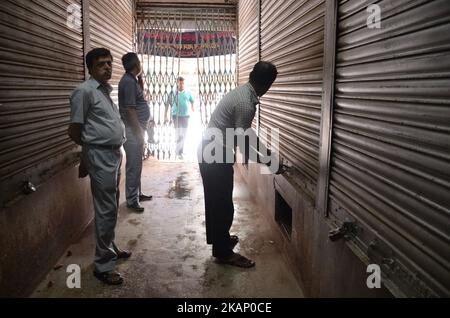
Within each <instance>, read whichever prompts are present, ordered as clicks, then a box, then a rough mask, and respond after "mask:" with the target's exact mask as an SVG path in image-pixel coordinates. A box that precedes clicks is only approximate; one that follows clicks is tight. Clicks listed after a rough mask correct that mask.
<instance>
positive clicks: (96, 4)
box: [89, 0, 134, 103]
mask: <svg viewBox="0 0 450 318" xmlns="http://www.w3.org/2000/svg"><path fill="white" fill-rule="evenodd" d="M133 10H134V2H133V0H117V1H110V0H96V1H90V10H89V13H90V17H89V18H90V26H91V27H90V48H91V49H93V48H96V47H104V48H107V49H109V50H110V51H111V53H112V55H113V58H114V63H113V77H112V80H111V82H110V83H111V85H112V86H113V87H114V91H113V92H112V94H111V96H112V98H113V100H114V101H115V102H116V103H118V100H117V99H118V90H117V85H118V84H119V81H120V79H121V78H122V76H123V74H124V73H125V70H124V68H123V66H122V56H123V55H124V54H126V53H128V52H133V19H134V11H133Z"/></svg>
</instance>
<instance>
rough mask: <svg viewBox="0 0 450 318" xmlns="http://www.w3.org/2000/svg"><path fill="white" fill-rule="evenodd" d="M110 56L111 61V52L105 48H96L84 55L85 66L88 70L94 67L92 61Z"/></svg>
mask: <svg viewBox="0 0 450 318" xmlns="http://www.w3.org/2000/svg"><path fill="white" fill-rule="evenodd" d="M105 56H110V57H111V60H112V59H113V56H112V54H111V51H110V50H108V49H105V48H96V49H93V50H91V51H89V53H88V54H86V66H87V68H88V69H89V70H90V69H92V67H94V61H95V60H96V59H98V58H99V57H105Z"/></svg>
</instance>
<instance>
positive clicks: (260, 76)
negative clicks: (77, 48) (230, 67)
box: [250, 61, 278, 86]
mask: <svg viewBox="0 0 450 318" xmlns="http://www.w3.org/2000/svg"><path fill="white" fill-rule="evenodd" d="M277 75H278V71H277V68H276V66H275V65H273V64H272V63H270V62H265V61H261V62H258V63H256V64H255V66H254V67H253V71H252V72H251V73H250V82H252V83H255V84H257V85H260V86H269V85H272V84H273V82H275V80H276V78H277Z"/></svg>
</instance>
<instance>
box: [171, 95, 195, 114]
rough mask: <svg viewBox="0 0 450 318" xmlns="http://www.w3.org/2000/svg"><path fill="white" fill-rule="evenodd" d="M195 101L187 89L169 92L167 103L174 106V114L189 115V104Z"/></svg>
mask: <svg viewBox="0 0 450 318" xmlns="http://www.w3.org/2000/svg"><path fill="white" fill-rule="evenodd" d="M193 102H194V97H193V96H192V94H191V93H190V92H188V91H186V90H184V91H182V92H180V91H176V92H172V93H170V94H169V97H168V100H167V104H168V105H170V106H172V116H179V117H188V116H189V106H190V105H191V104H192V103H193Z"/></svg>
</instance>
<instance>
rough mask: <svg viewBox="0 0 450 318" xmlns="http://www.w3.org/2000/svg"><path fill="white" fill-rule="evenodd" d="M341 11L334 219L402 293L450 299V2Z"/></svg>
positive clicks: (360, 5) (349, 4) (355, 6)
mask: <svg viewBox="0 0 450 318" xmlns="http://www.w3.org/2000/svg"><path fill="white" fill-rule="evenodd" d="M369 4H370V1H360V0H350V1H341V2H340V5H339V12H338V23H339V27H338V42H337V50H338V51H337V58H336V63H337V64H336V88H335V102H334V130H333V148H332V167H331V176H330V209H329V213H330V217H332V219H333V220H335V221H337V222H339V223H341V222H343V221H346V220H347V221H350V222H356V223H355V225H356V228H354V232H353V234H355V235H356V239H355V240H354V242H355V243H356V245H355V247H356V251H359V252H358V253H360V255H362V257H363V258H366V260H367V262H370V263H377V264H379V265H381V266H382V274H383V278H384V282H385V284H386V286H387V287H388V288H389V289H390V290H391V291H392V292H393V293H394V294H395V295H407V296H425V297H426V296H435V295H441V296H449V295H450V275H449V273H450V250H449V247H450V5H449V3H448V0H436V1H420V0H416V1H411V0H401V1H400V0H395V1H393V0H391V1H382V2H380V3H379V5H380V7H381V13H382V16H381V17H382V20H381V23H382V25H381V28H380V29H376V28H374V29H371V28H368V27H367V19H368V16H369V13H368V12H367V6H368V5H369Z"/></svg>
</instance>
